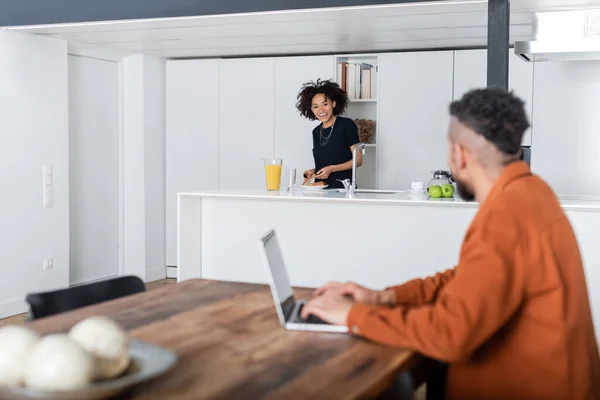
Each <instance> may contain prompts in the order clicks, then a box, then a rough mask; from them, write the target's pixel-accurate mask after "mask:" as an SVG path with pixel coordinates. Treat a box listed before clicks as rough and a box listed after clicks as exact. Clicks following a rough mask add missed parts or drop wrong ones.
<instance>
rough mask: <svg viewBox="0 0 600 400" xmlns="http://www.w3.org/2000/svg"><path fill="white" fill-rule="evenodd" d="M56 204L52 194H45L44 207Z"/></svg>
mask: <svg viewBox="0 0 600 400" xmlns="http://www.w3.org/2000/svg"><path fill="white" fill-rule="evenodd" d="M53 205H54V198H53V197H52V196H44V208H50V207H52V206H53Z"/></svg>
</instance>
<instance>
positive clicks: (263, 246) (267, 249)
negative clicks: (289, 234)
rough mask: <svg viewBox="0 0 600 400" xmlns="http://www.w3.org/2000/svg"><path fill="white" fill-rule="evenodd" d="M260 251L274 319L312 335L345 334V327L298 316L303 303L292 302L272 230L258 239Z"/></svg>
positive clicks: (286, 275)
mask: <svg viewBox="0 0 600 400" xmlns="http://www.w3.org/2000/svg"><path fill="white" fill-rule="evenodd" d="M260 250H261V253H262V255H263V261H264V263H265V267H266V269H267V274H268V276H269V285H270V286H271V294H272V295H273V301H275V309H276V310H277V316H278V317H279V321H280V322H281V325H282V326H283V327H284V328H285V329H288V330H294V331H313V332H336V333H340V332H341V333H343V332H348V327H347V326H346V325H332V324H329V323H327V322H325V321H323V320H321V319H319V318H317V317H315V316H313V315H311V316H310V317H309V318H307V319H303V318H302V317H301V316H300V311H301V310H302V307H304V304H305V302H304V301H296V300H295V299H294V290H293V289H292V286H291V285H290V281H289V278H288V274H287V270H286V268H285V264H284V262H283V256H282V255H281V249H280V247H279V243H278V241H277V236H276V235H275V231H274V230H270V231H269V232H267V233H266V234H265V235H264V236H263V237H262V238H261V239H260Z"/></svg>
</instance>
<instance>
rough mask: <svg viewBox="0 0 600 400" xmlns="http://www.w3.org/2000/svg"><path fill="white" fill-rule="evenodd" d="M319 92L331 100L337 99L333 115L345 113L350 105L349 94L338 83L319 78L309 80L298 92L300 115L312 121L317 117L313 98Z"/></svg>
mask: <svg viewBox="0 0 600 400" xmlns="http://www.w3.org/2000/svg"><path fill="white" fill-rule="evenodd" d="M317 94H324V95H325V97H326V98H328V99H329V100H331V101H335V107H334V109H333V115H340V114H343V113H344V111H345V110H346V107H347V106H348V94H347V93H346V92H345V91H344V90H342V88H340V85H338V84H337V83H335V82H332V81H331V80H324V81H322V80H321V79H317V81H316V82H314V81H310V82H307V83H305V84H304V85H302V89H301V90H300V93H298V98H297V100H298V102H297V103H296V108H297V109H298V111H300V115H302V116H303V117H305V118H308V119H309V120H310V121H314V120H316V119H317V118H316V117H315V115H314V114H313V112H312V99H313V97H315V95H317Z"/></svg>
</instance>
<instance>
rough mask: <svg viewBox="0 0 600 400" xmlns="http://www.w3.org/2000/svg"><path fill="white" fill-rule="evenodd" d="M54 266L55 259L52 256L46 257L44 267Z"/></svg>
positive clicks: (50, 267)
mask: <svg viewBox="0 0 600 400" xmlns="http://www.w3.org/2000/svg"><path fill="white" fill-rule="evenodd" d="M53 266H54V259H53V258H52V257H51V258H44V269H52V267H53Z"/></svg>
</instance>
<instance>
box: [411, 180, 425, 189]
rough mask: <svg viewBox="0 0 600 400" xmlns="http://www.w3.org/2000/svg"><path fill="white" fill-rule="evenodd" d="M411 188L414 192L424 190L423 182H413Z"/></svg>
mask: <svg viewBox="0 0 600 400" xmlns="http://www.w3.org/2000/svg"><path fill="white" fill-rule="evenodd" d="M410 188H411V189H412V190H423V182H411V184H410Z"/></svg>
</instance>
